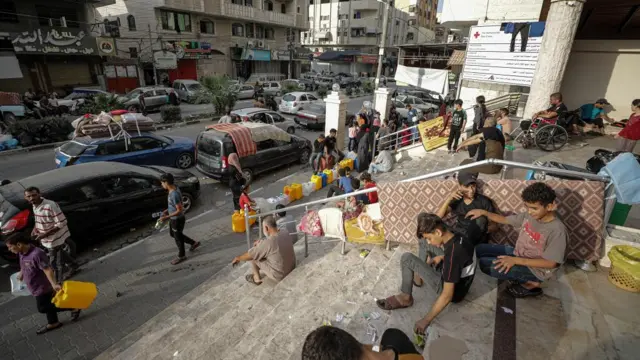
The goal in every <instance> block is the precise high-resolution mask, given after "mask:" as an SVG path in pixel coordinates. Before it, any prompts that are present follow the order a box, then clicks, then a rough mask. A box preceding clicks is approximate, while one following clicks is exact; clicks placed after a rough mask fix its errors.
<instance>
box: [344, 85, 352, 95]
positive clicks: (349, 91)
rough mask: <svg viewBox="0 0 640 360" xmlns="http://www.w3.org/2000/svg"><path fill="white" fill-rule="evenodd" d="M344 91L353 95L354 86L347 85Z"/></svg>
mask: <svg viewBox="0 0 640 360" xmlns="http://www.w3.org/2000/svg"><path fill="white" fill-rule="evenodd" d="M344 93H345V94H346V95H347V96H351V95H353V88H352V87H351V86H349V87H347V88H346V89H345V90H344Z"/></svg>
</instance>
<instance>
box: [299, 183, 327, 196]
mask: <svg viewBox="0 0 640 360" xmlns="http://www.w3.org/2000/svg"><path fill="white" fill-rule="evenodd" d="M320 181H322V180H320ZM315 190H316V184H314V183H313V182H311V181H309V182H306V183H304V184H302V196H309V195H311V193H312V192H314V191H315Z"/></svg>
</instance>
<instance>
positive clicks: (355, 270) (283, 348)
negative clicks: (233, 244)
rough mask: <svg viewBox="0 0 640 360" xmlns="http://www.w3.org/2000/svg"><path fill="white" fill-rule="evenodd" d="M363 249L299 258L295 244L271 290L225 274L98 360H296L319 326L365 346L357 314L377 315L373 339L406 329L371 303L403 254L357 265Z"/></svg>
mask: <svg viewBox="0 0 640 360" xmlns="http://www.w3.org/2000/svg"><path fill="white" fill-rule="evenodd" d="M320 240H322V239H320ZM363 248H365V247H362V246H360V247H357V248H356V247H355V246H351V245H348V246H347V249H348V252H347V254H346V255H340V244H337V245H336V242H325V241H318V240H315V239H314V240H310V243H309V257H307V258H304V257H303V256H304V255H303V249H304V245H303V243H302V241H300V242H298V243H297V244H296V246H295V249H296V256H297V259H298V264H297V267H296V269H295V270H294V271H293V272H292V273H291V274H290V275H289V276H287V277H286V278H285V279H284V280H283V281H281V282H280V283H277V284H276V283H273V282H271V281H265V282H264V283H263V284H262V285H260V286H254V285H252V284H249V283H247V282H246V281H245V279H244V275H245V274H247V273H249V269H248V265H244V266H240V267H238V268H235V269H232V268H231V267H228V268H225V270H223V271H221V272H220V273H218V274H216V275H215V276H214V277H212V278H211V280H209V281H207V282H205V283H203V284H202V285H201V286H200V287H198V288H197V289H196V290H194V291H192V292H191V293H189V294H188V295H186V296H185V297H183V298H182V299H180V300H179V301H178V302H176V303H174V304H173V305H171V306H170V307H168V308H167V309H165V310H164V311H163V312H161V313H160V314H158V315H157V316H156V317H154V318H153V319H151V320H150V321H149V322H147V323H146V324H145V325H143V326H142V327H140V328H139V329H137V330H136V331H135V332H133V333H132V334H130V335H129V336H127V337H125V338H124V339H123V340H121V341H120V342H119V343H117V344H116V345H114V346H113V347H112V348H110V349H108V350H107V351H106V352H105V353H103V354H101V355H100V356H99V357H98V358H97V359H127V360H129V359H225V360H233V359H247V358H250V359H299V358H300V350H301V347H302V343H303V342H304V339H305V337H306V335H307V334H308V333H309V332H310V331H311V330H313V329H315V328H316V327H318V326H320V325H321V324H322V323H323V321H330V322H331V323H332V324H333V325H334V326H339V327H342V328H344V329H346V330H347V331H349V332H351V333H352V334H354V336H357V337H358V339H360V340H361V341H363V342H371V335H367V330H368V325H367V320H366V319H365V318H364V317H363V314H369V313H371V312H373V311H377V312H378V313H380V314H381V315H382V316H381V317H380V318H379V319H377V320H370V322H371V323H372V324H373V325H374V326H375V327H376V328H377V335H378V337H379V336H381V335H382V331H383V330H384V329H386V327H388V325H386V323H388V322H391V323H398V322H402V323H404V322H405V321H403V319H402V318H398V319H395V320H394V319H391V318H390V317H389V316H388V315H387V314H383V313H384V312H383V311H381V310H380V309H378V308H377V306H376V305H375V301H374V299H375V297H376V296H377V297H383V296H387V295H389V293H390V292H395V291H397V289H398V287H399V283H400V279H399V277H400V271H399V269H400V268H399V266H400V265H399V262H400V255H401V254H402V253H403V251H402V250H394V251H387V250H385V249H384V248H381V247H371V246H369V247H366V248H368V249H369V250H371V253H370V254H369V255H368V256H367V257H365V258H362V257H360V250H361V249H363ZM141 306H143V304H141ZM337 314H343V315H344V320H342V321H341V322H336V315H337ZM406 315H407V316H413V315H412V314H406ZM413 322H415V318H412V322H410V323H407V324H408V327H407V326H399V327H401V328H404V327H407V328H408V329H409V330H411V327H412V326H413ZM407 324H403V325H407ZM405 330H406V329H405Z"/></svg>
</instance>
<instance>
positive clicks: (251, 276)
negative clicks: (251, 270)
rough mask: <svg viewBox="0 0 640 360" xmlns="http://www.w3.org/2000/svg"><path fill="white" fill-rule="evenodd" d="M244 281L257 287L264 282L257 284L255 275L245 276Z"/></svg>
mask: <svg viewBox="0 0 640 360" xmlns="http://www.w3.org/2000/svg"><path fill="white" fill-rule="evenodd" d="M244 279H245V280H247V282H248V283H250V284H253V285H256V286H258V285H260V284H262V281H260V282H256V280H255V279H254V278H253V274H249V275H247V276H245V277H244Z"/></svg>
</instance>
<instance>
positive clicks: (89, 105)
mask: <svg viewBox="0 0 640 360" xmlns="http://www.w3.org/2000/svg"><path fill="white" fill-rule="evenodd" d="M124 109H125V105H124V101H123V100H122V98H120V97H119V96H118V95H115V94H108V95H107V94H99V95H96V96H94V97H93V98H92V99H86V100H85V102H84V103H83V104H82V105H81V106H80V110H79V113H80V114H100V113H101V112H103V111H104V112H109V111H112V110H124Z"/></svg>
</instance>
